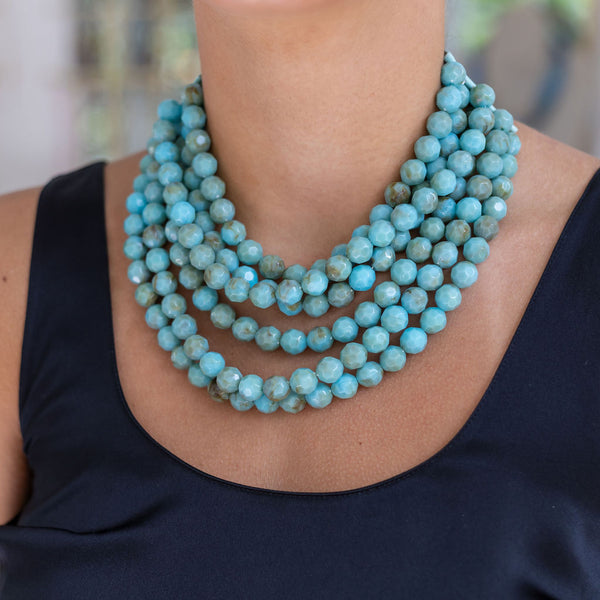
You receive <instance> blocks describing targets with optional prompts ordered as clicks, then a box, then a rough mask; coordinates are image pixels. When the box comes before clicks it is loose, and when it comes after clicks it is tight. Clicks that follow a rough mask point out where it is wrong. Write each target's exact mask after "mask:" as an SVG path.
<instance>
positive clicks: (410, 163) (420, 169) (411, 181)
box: [400, 158, 427, 185]
mask: <svg viewBox="0 0 600 600" xmlns="http://www.w3.org/2000/svg"><path fill="white" fill-rule="evenodd" d="M426 176H427V167H426V166H425V163H424V162H423V161H422V160H419V159H417V158H412V159H410V160H407V161H406V162H405V163H404V164H403V165H402V167H400V178H401V179H402V182H403V183H405V184H406V185H418V184H419V183H423V181H425V177H426Z"/></svg>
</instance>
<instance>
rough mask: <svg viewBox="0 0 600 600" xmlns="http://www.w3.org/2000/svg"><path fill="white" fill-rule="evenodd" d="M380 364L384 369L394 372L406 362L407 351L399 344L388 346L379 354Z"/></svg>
mask: <svg viewBox="0 0 600 600" xmlns="http://www.w3.org/2000/svg"><path fill="white" fill-rule="evenodd" d="M379 364H380V365H381V367H382V368H383V370H384V371H387V372H390V373H394V372H396V371H400V370H401V369H402V368H403V367H404V365H405V364H406V352H405V351H404V350H403V349H402V348H400V347H399V346H388V347H387V348H386V349H385V350H384V351H383V352H382V353H381V354H380V356H379Z"/></svg>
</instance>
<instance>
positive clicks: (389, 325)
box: [381, 305, 408, 333]
mask: <svg viewBox="0 0 600 600" xmlns="http://www.w3.org/2000/svg"><path fill="white" fill-rule="evenodd" d="M407 325H408V312H407V310H406V309H405V308H403V307H402V306H398V305H394V306H388V307H387V308H386V309H385V310H384V311H383V314H382V315H381V326H382V327H384V328H385V329H386V330H387V331H389V332H390V333H398V332H399V331H402V330H403V329H405V328H406V326H407Z"/></svg>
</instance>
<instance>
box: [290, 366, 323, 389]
mask: <svg viewBox="0 0 600 600" xmlns="http://www.w3.org/2000/svg"><path fill="white" fill-rule="evenodd" d="M318 383H319V381H318V379H317V376H316V375H315V373H314V371H312V370H311V369H306V368H300V369H296V370H295V371H294V372H293V373H292V375H291V377H290V388H291V389H292V390H293V391H294V392H295V393H296V394H311V393H312V392H314V391H315V389H316V387H317V384H318Z"/></svg>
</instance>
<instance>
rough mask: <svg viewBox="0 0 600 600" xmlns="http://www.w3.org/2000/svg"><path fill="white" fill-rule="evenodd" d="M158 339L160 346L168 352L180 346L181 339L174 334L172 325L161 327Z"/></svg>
mask: <svg viewBox="0 0 600 600" xmlns="http://www.w3.org/2000/svg"><path fill="white" fill-rule="evenodd" d="M156 337H157V339H158V345H159V346H160V347H161V348H162V349H163V350H167V351H168V352H171V351H172V350H174V349H175V348H176V347H177V346H178V345H179V344H180V339H179V338H178V337H177V336H176V335H175V334H174V333H173V331H172V329H171V326H170V325H166V326H165V327H161V328H160V329H159V330H158V333H157V336H156Z"/></svg>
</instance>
